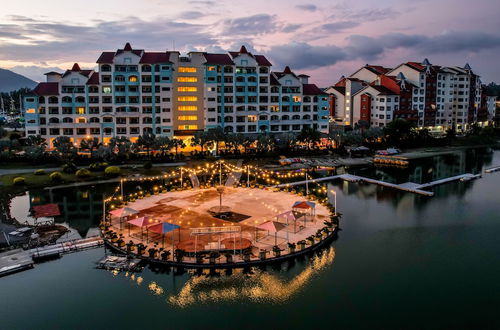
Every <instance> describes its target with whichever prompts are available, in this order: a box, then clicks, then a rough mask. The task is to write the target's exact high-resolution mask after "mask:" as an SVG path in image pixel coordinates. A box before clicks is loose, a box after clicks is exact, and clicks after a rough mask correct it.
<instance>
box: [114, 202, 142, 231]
mask: <svg viewBox="0 0 500 330" xmlns="http://www.w3.org/2000/svg"><path fill="white" fill-rule="evenodd" d="M109 213H110V214H111V215H112V216H115V217H117V218H120V229H122V218H124V217H128V216H131V215H134V214H137V213H139V211H137V210H134V209H132V208H130V207H122V208H119V209H116V210H113V211H111V212H109Z"/></svg>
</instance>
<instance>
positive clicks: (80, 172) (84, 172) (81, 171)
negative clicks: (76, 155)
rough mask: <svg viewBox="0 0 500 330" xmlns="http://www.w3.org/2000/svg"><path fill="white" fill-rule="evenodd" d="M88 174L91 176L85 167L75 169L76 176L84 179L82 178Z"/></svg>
mask: <svg viewBox="0 0 500 330" xmlns="http://www.w3.org/2000/svg"><path fill="white" fill-rule="evenodd" d="M90 176H92V173H90V171H89V170H87V169H86V168H82V169H79V170H78V171H76V177H77V178H80V179H84V178H88V177H90Z"/></svg>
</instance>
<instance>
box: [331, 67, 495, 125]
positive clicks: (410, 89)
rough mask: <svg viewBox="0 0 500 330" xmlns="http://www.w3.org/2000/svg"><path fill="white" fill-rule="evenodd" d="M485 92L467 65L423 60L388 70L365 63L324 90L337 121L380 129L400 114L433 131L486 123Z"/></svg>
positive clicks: (489, 115) (487, 102)
mask: <svg viewBox="0 0 500 330" xmlns="http://www.w3.org/2000/svg"><path fill="white" fill-rule="evenodd" d="M485 91H486V89H485V86H483V85H482V84H481V80H480V78H479V76H478V75H477V74H475V73H474V72H473V71H472V69H471V67H470V66H469V65H468V64H467V65H465V66H464V67H463V68H459V67H445V66H437V65H432V64H431V63H430V62H429V61H428V60H427V59H425V60H424V61H423V62H422V63H420V62H407V63H403V64H400V65H398V66H396V67H395V68H393V69H390V68H385V67H382V66H377V65H368V64H367V65H365V66H364V67H362V68H361V69H359V70H357V71H356V72H354V73H353V74H352V75H351V76H349V77H342V78H341V79H340V81H338V82H337V83H336V84H335V85H334V86H331V87H330V88H328V89H326V92H327V93H329V94H330V104H331V106H332V109H335V112H334V113H333V116H332V117H333V118H332V119H333V121H334V122H336V123H337V124H339V125H344V126H352V127H356V126H365V127H370V126H376V127H384V126H386V125H387V124H388V123H389V122H391V121H392V120H394V119H397V118H402V119H406V120H409V121H412V122H414V123H415V125H416V127H419V128H423V127H425V128H428V129H429V130H430V131H434V132H444V131H446V130H447V129H449V128H452V127H454V128H455V129H456V130H457V131H463V130H466V129H467V128H468V127H469V126H470V125H472V124H474V123H478V124H480V125H483V126H484V125H486V124H487V123H488V122H490V121H491V120H492V119H493V116H492V111H491V109H492V105H491V104H490V103H491V102H492V100H491V98H489V97H488V96H487V95H486V92H485Z"/></svg>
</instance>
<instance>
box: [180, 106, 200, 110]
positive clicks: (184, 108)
mask: <svg viewBox="0 0 500 330" xmlns="http://www.w3.org/2000/svg"><path fill="white" fill-rule="evenodd" d="M177 110H179V111H197V110H198V107H197V106H196V105H179V106H178V107H177Z"/></svg>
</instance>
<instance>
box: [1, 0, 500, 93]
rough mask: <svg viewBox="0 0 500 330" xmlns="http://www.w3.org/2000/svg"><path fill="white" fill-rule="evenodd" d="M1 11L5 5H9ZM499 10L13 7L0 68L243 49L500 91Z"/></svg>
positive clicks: (190, 4)
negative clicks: (463, 72) (108, 55)
mask: <svg viewBox="0 0 500 330" xmlns="http://www.w3.org/2000/svg"><path fill="white" fill-rule="evenodd" d="M2 2H4V1H2ZM499 11H500V1H499V0H474V1H469V0H377V1H374V0H350V1H344V0H251V1H240V0H119V1H116V0H105V1H103V0H84V1H81V0H71V1H67V0H48V1H39V0H16V1H8V2H7V1H5V3H2V6H1V11H0V67H1V68H5V69H10V70H12V71H14V72H17V73H20V74H23V75H25V76H27V77H29V78H31V79H33V80H36V81H43V80H44V76H43V73H45V72H48V71H54V70H55V71H61V72H62V71H64V70H66V69H69V68H70V67H71V65H72V64H73V63H74V62H78V63H79V64H80V66H81V67H84V68H96V63H95V61H96V60H97V58H98V57H99V55H100V53H101V52H102V51H114V50H116V49H118V48H123V46H124V44H125V43H126V42H130V43H131V44H132V46H133V48H137V49H146V50H149V51H164V50H172V49H175V50H178V51H181V52H188V51H208V52H225V51H227V50H238V49H239V48H240V46H241V45H242V44H244V45H246V46H247V48H248V49H249V50H251V51H252V52H254V53H257V54H264V55H266V56H267V57H268V59H269V60H270V61H271V62H272V63H273V69H274V70H276V71H280V70H282V69H283V68H284V66H285V65H289V66H290V67H291V69H292V70H293V71H294V72H295V73H297V74H299V73H304V74H308V75H310V76H311V78H310V79H311V81H312V82H314V83H316V84H318V85H319V86H320V87H327V86H330V85H332V84H334V83H335V82H336V81H338V80H339V78H340V77H341V76H342V75H350V74H351V73H353V72H354V71H356V69H357V68H359V67H361V66H363V65H365V64H379V65H383V66H386V67H394V66H396V65H397V64H399V63H402V62H407V61H417V62H422V61H423V59H424V58H428V59H429V60H430V62H431V63H432V64H435V65H446V66H461V67H463V66H464V65H465V63H469V64H470V65H471V67H472V69H473V70H474V71H475V72H476V73H477V74H479V75H480V76H481V77H482V81H483V82H484V83H489V82H491V81H495V82H500V65H498V62H499V59H500V56H499V55H500V19H499V18H498V12H499Z"/></svg>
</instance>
